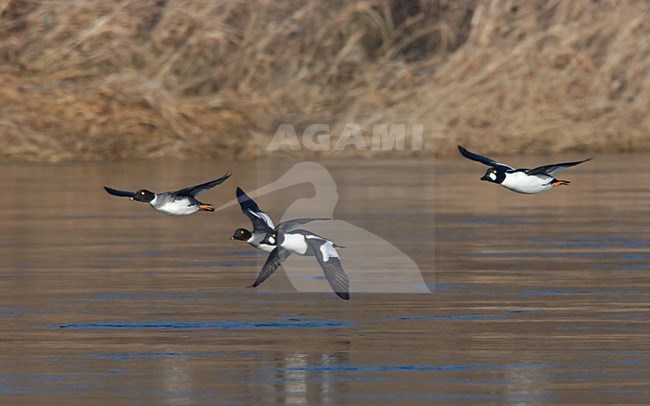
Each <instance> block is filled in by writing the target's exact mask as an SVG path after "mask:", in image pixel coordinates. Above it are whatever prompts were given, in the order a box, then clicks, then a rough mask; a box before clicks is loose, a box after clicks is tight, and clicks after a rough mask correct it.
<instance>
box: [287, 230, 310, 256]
mask: <svg viewBox="0 0 650 406" xmlns="http://www.w3.org/2000/svg"><path fill="white" fill-rule="evenodd" d="M282 248H285V249H287V250H289V251H291V252H295V253H296V254H300V255H305V253H306V252H307V248H308V246H307V243H306V242H305V237H304V236H303V235H302V234H285V235H284V241H283V242H282Z"/></svg>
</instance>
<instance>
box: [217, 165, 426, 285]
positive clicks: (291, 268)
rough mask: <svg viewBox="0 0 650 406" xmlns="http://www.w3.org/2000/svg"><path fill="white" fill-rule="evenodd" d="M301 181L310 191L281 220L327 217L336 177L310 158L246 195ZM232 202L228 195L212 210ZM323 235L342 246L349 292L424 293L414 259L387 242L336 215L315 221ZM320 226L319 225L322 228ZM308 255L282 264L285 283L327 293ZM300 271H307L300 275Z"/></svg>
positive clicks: (335, 197) (333, 201)
mask: <svg viewBox="0 0 650 406" xmlns="http://www.w3.org/2000/svg"><path fill="white" fill-rule="evenodd" d="M303 183H311V184H312V185H313V187H314V192H315V194H314V196H313V197H309V198H299V199H297V200H295V201H294V202H293V203H291V204H290V205H289V207H288V208H287V209H286V211H285V213H284V215H283V216H282V219H283V220H286V219H292V218H319V217H320V218H324V217H330V218H331V217H333V214H334V209H335V207H336V205H337V203H338V200H339V194H338V190H337V185H336V181H335V180H334V178H333V177H332V175H331V174H330V173H329V171H328V170H327V169H326V168H325V167H324V166H323V165H321V164H319V163H316V162H301V163H298V164H296V165H294V166H293V167H291V168H290V169H289V170H288V171H287V172H286V173H285V174H284V175H283V176H281V177H280V178H278V179H276V180H275V181H273V182H271V183H269V184H267V185H265V186H262V187H260V188H258V189H256V190H254V191H251V192H249V193H248V195H249V196H250V197H251V198H255V197H258V196H262V195H266V194H269V193H272V192H276V191H278V190H282V189H285V188H288V187H291V186H295V185H300V184H303ZM236 204H238V201H237V200H232V201H230V202H228V203H226V204H224V205H223V206H221V207H219V208H218V209H217V210H223V209H225V208H227V207H230V206H233V205H236ZM318 229H319V233H318V234H322V235H327V236H328V238H331V239H332V240H333V241H337V242H340V243H342V244H343V245H345V246H346V247H348V248H347V249H346V252H345V264H346V265H345V269H346V273H347V274H348V276H349V278H350V284H351V291H353V292H390V293H430V291H429V289H428V287H427V286H426V284H425V282H424V280H423V279H422V275H421V274H420V270H419V268H418V266H417V265H416V264H415V262H414V261H413V260H412V259H411V258H409V257H408V256H407V255H406V254H404V253H403V252H402V251H401V250H399V249H398V248H396V247H395V246H393V245H392V244H391V243H389V242H388V241H386V240H384V239H383V238H381V237H379V236H378V235H376V234H373V233H371V232H369V231H367V230H365V229H363V228H360V227H357V226H355V225H353V224H350V223H348V222H346V221H342V220H333V221H328V222H325V223H322V224H320V225H319V226H318ZM320 230H323V231H322V232H321V231H320ZM312 262H313V260H311V261H310V259H309V258H303V257H296V258H295V259H292V261H290V262H288V263H285V264H284V265H283V268H284V270H285V272H286V273H287V275H288V276H289V280H290V281H291V283H292V284H293V285H294V287H296V289H298V290H299V291H301V292H327V291H329V290H330V287H329V285H328V283H327V282H326V281H323V280H322V274H320V272H319V270H318V269H314V266H313V263H312ZM305 272H309V275H308V278H305V276H307V275H305Z"/></svg>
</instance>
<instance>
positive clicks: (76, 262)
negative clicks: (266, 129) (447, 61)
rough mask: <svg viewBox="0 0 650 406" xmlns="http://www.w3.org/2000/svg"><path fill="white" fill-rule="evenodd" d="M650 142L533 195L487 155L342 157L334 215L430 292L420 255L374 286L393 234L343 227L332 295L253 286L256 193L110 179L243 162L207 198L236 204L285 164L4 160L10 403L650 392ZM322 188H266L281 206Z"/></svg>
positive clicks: (2, 358) (277, 280) (333, 400)
mask: <svg viewBox="0 0 650 406" xmlns="http://www.w3.org/2000/svg"><path fill="white" fill-rule="evenodd" d="M574 158H580V157H577V156H565V157H557V156H555V157H552V158H548V159H541V160H540V159H538V160H535V159H533V158H530V157H529V158H527V160H532V161H535V163H537V164H542V163H547V162H544V161H555V160H557V161H561V160H563V159H574ZM649 158H650V157H648V156H644V155H629V156H598V157H596V159H595V160H594V161H592V162H589V163H585V164H583V165H580V166H579V167H576V168H572V169H570V170H567V171H566V172H563V173H562V174H561V175H562V176H559V177H560V178H562V179H568V180H570V181H571V182H572V184H571V185H570V186H563V187H561V188H556V189H555V190H551V191H549V192H547V193H544V194H541V195H534V196H526V195H518V194H515V193H512V192H510V191H508V190H505V189H503V188H500V187H498V186H496V185H493V184H488V183H486V182H481V181H480V180H479V178H480V177H481V176H482V175H483V173H484V171H485V168H484V167H482V166H481V165H479V164H476V163H474V162H470V161H467V160H464V159H461V158H457V159H450V160H438V161H333V162H330V163H328V164H326V165H325V166H326V167H327V169H328V171H329V173H331V176H332V178H333V179H334V180H335V182H336V186H337V193H338V201H337V202H335V203H336V205H335V207H334V206H333V207H332V210H333V213H334V216H335V217H336V218H337V219H339V221H344V222H345V223H346V224H348V225H349V224H351V225H354V226H355V227H357V228H359V229H363V230H365V231H368V232H369V233H372V235H374V236H377V238H380V239H383V240H385V241H386V242H387V244H388V245H386V247H388V246H391V247H394V248H395V251H394V252H400V253H401V254H400V255H403V256H404V258H408V260H409V261H411V262H409V263H410V264H411V265H412V266H414V267H415V268H413V269H417V270H418V271H419V273H418V275H417V276H418V278H421V279H420V281H421V282H422V284H421V285H420V286H419V287H418V288H417V289H415V288H414V291H418V292H423V291H425V292H426V291H428V290H430V291H431V293H408V292H406V293H405V292H401V293H400V289H399V288H397V287H398V286H399V282H400V280H399V279H400V278H399V275H400V274H399V273H397V274H396V275H395V274H393V275H392V276H393V277H396V276H397V278H396V280H395V281H394V282H395V284H394V285H393V282H390V283H389V284H388V288H386V285H384V289H381V288H377V289H375V288H374V287H372V286H373V285H372V284H371V281H369V282H367V283H366V282H364V280H366V281H368V280H370V279H372V278H371V275H372V274H365V276H364V275H361V274H356V273H355V272H357V271H356V269H357V268H359V269H360V268H362V267H363V264H364V261H363V255H361V256H360V257H357V259H354V260H353V259H352V258H353V257H354V255H358V254H359V252H361V253H362V254H363V253H364V252H365V253H367V255H366V257H367V258H368V261H369V262H367V263H366V265H367V268H369V269H370V268H373V267H375V265H372V266H371V264H374V263H376V262H380V263H383V262H386V261H388V260H385V259H384V258H383V257H382V256H381V252H384V251H385V250H384V248H381V247H380V248H376V247H375V248H372V247H370V245H371V244H370V245H368V247H369V248H367V250H368V251H365V248H364V249H363V250H359V249H357V250H356V251H355V247H359V246H362V247H363V243H365V242H366V241H359V240H358V239H357V240H355V238H353V237H351V236H352V234H350V235H347V237H348V238H347V240H346V234H345V233H344V235H342V236H338V237H337V238H339V239H340V238H342V239H344V240H345V241H344V242H345V244H344V245H346V246H347V247H348V248H345V249H342V250H340V253H341V258H342V262H343V264H344V267H346V270H347V271H348V272H349V273H350V275H351V280H352V282H351V286H352V299H351V300H350V301H349V302H346V301H343V300H340V299H338V298H337V297H336V296H334V295H333V294H332V293H331V292H328V291H327V289H326V288H325V289H324V290H323V289H320V290H319V288H318V286H321V288H322V286H325V287H327V285H326V284H325V285H322V284H324V283H325V282H324V281H323V278H322V273H320V270H319V269H318V267H317V265H316V264H315V261H313V258H312V259H310V258H299V259H296V260H306V261H307V262H303V263H302V264H304V265H300V266H299V267H298V268H300V269H303V268H305V269H306V268H310V270H309V272H312V274H310V275H312V276H309V277H305V280H308V279H310V278H311V279H312V281H315V282H314V283H316V282H317V283H318V284H321V285H318V286H316V285H315V286H316V288H314V289H313V291H310V289H309V288H305V289H299V290H301V291H300V292H298V291H297V290H296V289H295V288H294V286H298V287H300V286H302V285H301V284H300V282H298V284H296V283H292V282H291V281H290V280H289V278H287V274H286V273H285V272H284V271H283V270H278V271H277V272H276V273H275V274H274V275H273V276H272V277H271V278H270V279H269V280H268V281H267V282H265V283H264V284H263V285H262V286H260V287H258V288H256V289H252V288H249V287H248V286H249V285H250V284H251V283H252V282H253V281H254V280H255V277H256V275H257V272H258V271H259V269H260V265H261V263H263V261H264V259H265V257H264V255H263V254H262V253H259V254H258V253H256V252H255V251H254V250H253V249H252V248H251V247H249V246H248V245H246V244H244V243H241V242H238V241H230V240H229V237H230V235H231V234H232V231H233V230H234V229H235V228H237V227H249V226H250V224H249V221H248V219H247V218H246V217H244V216H243V215H242V213H241V211H240V210H239V208H238V206H230V207H227V208H225V209H223V210H220V211H218V212H216V213H212V214H210V213H196V214H194V215H191V216H188V217H169V216H165V215H162V214H160V213H157V212H155V211H154V210H152V209H151V208H150V207H148V206H147V205H145V204H142V203H135V202H130V201H128V200H127V199H120V198H117V197H113V196H109V195H107V194H106V193H105V192H104V191H103V189H102V186H104V185H107V186H112V187H115V188H122V189H137V188H140V187H148V188H151V189H152V190H155V191H163V190H169V189H176V188H181V187H184V186H188V185H192V184H195V183H200V182H202V181H206V180H209V179H212V178H217V177H219V176H221V175H222V174H223V172H225V171H226V170H232V171H233V173H234V175H233V177H232V178H231V179H229V180H228V181H226V182H225V183H224V184H223V185H221V186H218V187H217V188H215V189H213V190H211V191H209V192H207V193H205V194H204V195H202V196H201V198H200V199H201V200H202V201H205V202H209V203H213V204H214V205H215V206H220V205H223V204H226V203H228V202H229V201H230V200H231V199H232V198H233V197H234V188H235V186H236V185H240V186H242V187H244V188H245V189H246V190H247V191H248V190H255V189H256V188H257V187H259V186H263V185H264V184H266V183H267V182H268V181H270V180H273V179H275V178H277V177H279V176H281V175H282V173H283V171H284V170H285V169H286V168H285V167H284V166H283V164H281V163H258V164H251V163H245V162H199V163H191V162H162V161H154V162H139V163H138V162H127V163H100V164H97V163H68V164H59V165H35V164H9V163H6V164H2V165H1V166H0V182H1V184H2V187H3V191H2V193H1V194H0V209H1V210H0V230H2V231H1V232H0V258H1V263H0V278H1V282H0V323H1V326H2V329H0V343H1V345H2V351H1V352H0V365H1V369H0V399H2V403H4V404H39V403H40V404H47V403H50V404H52V403H55V404H71V403H78V402H90V401H93V402H102V403H107V404H108V403H110V404H116V403H121V404H125V403H127V404H133V403H137V404H157V405H158V404H190V403H192V404H196V403H198V404H216V403H219V404H278V405H284V404H290V405H303V404H305V405H307V404H308V405H313V404H395V403H401V404H429V403H434V402H437V403H443V404H449V403H454V404H456V403H475V404H485V403H491V404H545V403H548V404H553V403H582V404H588V403H604V402H609V403H628V404H629V403H643V404H648V403H650V340H649V338H650V323H649V322H648V319H649V316H650V274H649V272H648V268H649V259H650V251H649V250H648V246H649V225H650V224H649V223H650V213H649V211H650V206H649V205H648V202H649V201H650V170H648V169H650V168H649V164H648V162H650V159H649ZM506 161H508V162H511V163H515V164H516V163H517V162H516V159H514V160H513V159H512V158H510V159H508V160H506ZM533 165H534V164H533ZM285 166H287V167H288V165H285ZM531 166H532V165H531ZM261 168H262V169H261ZM269 168H270V169H269ZM274 169H275V171H274ZM310 194H312V195H313V191H311V189H309V188H305V187H302V186H299V185H298V186H295V187H293V188H289V189H287V190H286V191H285V192H276V193H274V197H273V198H270V197H265V196H259V197H258V198H256V200H257V201H258V202H259V203H260V206H261V207H262V208H263V209H264V210H266V211H267V212H268V213H269V214H270V215H271V216H272V217H274V218H279V217H280V216H281V215H282V214H283V213H284V212H285V209H286V208H287V206H288V205H289V204H290V203H291V202H292V201H294V200H295V199H296V198H298V197H300V196H306V195H310ZM305 228H308V227H307V226H305ZM323 235H327V234H323ZM367 235H370V234H367ZM360 238H361V237H360ZM373 238H374V237H373ZM383 240H382V241H383ZM337 241H338V240H337ZM373 249H374V251H373ZM346 250H347V251H346ZM346 252H347V254H346ZM391 252H393V251H391ZM355 253H356V254H355ZM391 255H393V254H391ZM346 256H347V257H346ZM346 258H347V260H348V261H347V263H346ZM360 258H361V259H360ZM292 259H293V258H291V259H290V260H292ZM372 260H375V262H372ZM288 261H289V260H288ZM388 262H390V261H388ZM296 263H297V262H296ZM314 266H315V267H316V268H314ZM391 266H392V265H386V268H387V269H388V268H391ZM288 267H289V264H287V272H289V268H288ZM411 270H412V269H411ZM319 275H320V276H319ZM369 275H370V276H369ZM420 275H421V276H420ZM384 276H385V275H384ZM384 276H381V275H379V276H378V277H377V278H379V279H381V278H383V277H384ZM410 276H413V275H410ZM292 278H294V277H292ZM295 278H297V279H293V280H294V282H295V280H298V279H299V275H298V276H295ZM364 278H366V279H364ZM413 280H414V281H415V282H414V283H415V284H417V278H415V279H413ZM305 286H306V285H305ZM369 286H371V287H370V288H369ZM392 286H395V290H396V291H393V292H391V287H392ZM409 286H411V285H409ZM413 286H415V285H413ZM407 290H408V289H407Z"/></svg>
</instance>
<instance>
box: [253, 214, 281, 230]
mask: <svg viewBox="0 0 650 406" xmlns="http://www.w3.org/2000/svg"><path fill="white" fill-rule="evenodd" d="M249 212H250V213H251V214H252V215H253V216H255V217H257V218H258V219H261V220H262V221H263V222H265V223H266V225H267V226H269V227H271V228H275V226H274V225H273V220H271V217H269V215H268V214H266V213H264V212H262V211H259V212H258V211H252V210H249Z"/></svg>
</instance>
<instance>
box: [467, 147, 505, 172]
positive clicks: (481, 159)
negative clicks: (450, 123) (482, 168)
mask: <svg viewBox="0 0 650 406" xmlns="http://www.w3.org/2000/svg"><path fill="white" fill-rule="evenodd" d="M458 151H460V153H461V155H463V156H464V157H465V158H467V159H471V160H472V161H476V162H480V163H482V164H484V165H487V166H493V167H501V168H503V169H505V170H514V169H515V168H513V167H512V166H508V165H505V164H500V163H498V162H496V161H495V160H493V159H490V158H488V157H485V156H483V155H479V154H475V153H473V152H470V151H468V150H466V149H465V148H463V147H461V146H460V145H459V146H458Z"/></svg>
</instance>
